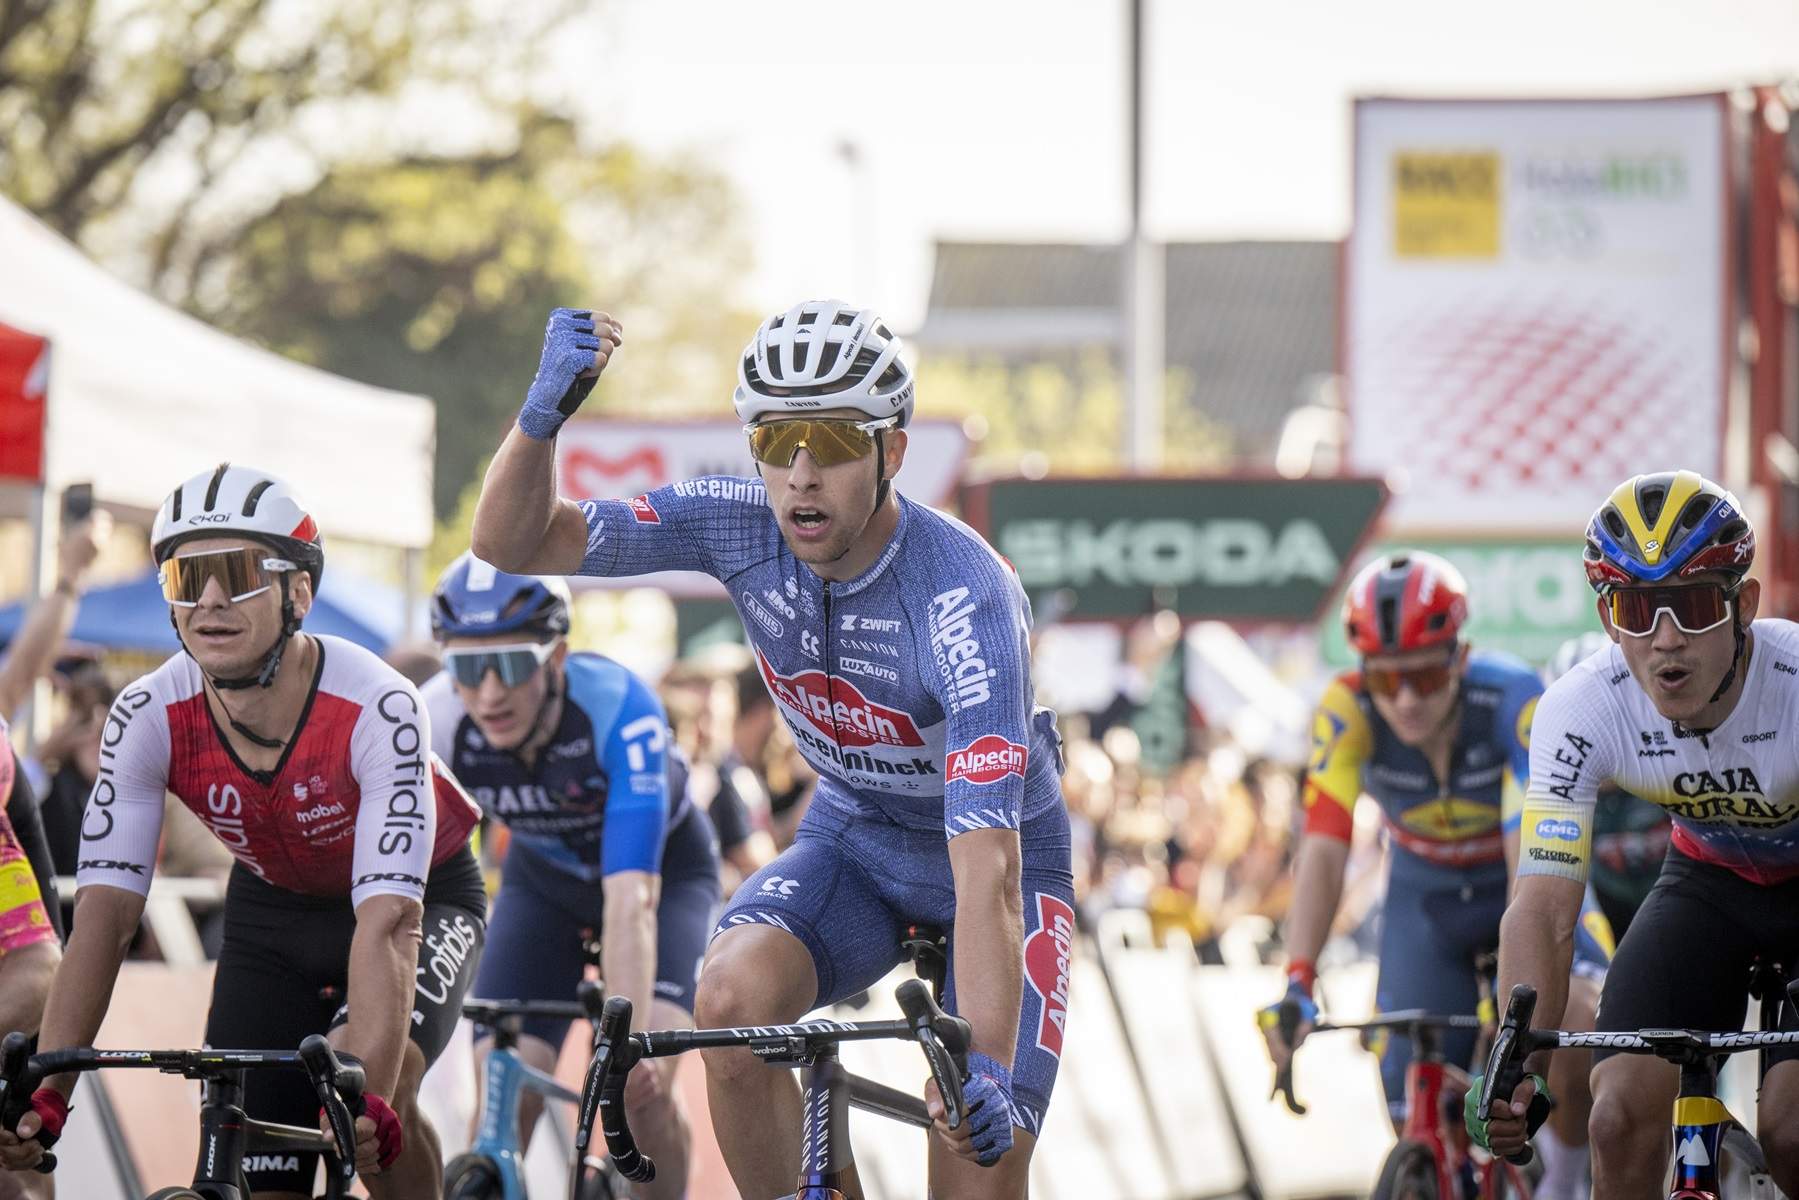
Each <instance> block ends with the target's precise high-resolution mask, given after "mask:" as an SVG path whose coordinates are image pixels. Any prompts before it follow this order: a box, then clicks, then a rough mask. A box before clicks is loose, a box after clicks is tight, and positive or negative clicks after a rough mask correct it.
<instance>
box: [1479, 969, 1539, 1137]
mask: <svg viewBox="0 0 1799 1200" xmlns="http://www.w3.org/2000/svg"><path fill="white" fill-rule="evenodd" d="M1536 1010H1537V990H1536V989H1535V988H1533V987H1531V986H1530V985H1529V984H1527V983H1520V984H1517V985H1516V986H1514V987H1513V988H1512V994H1511V997H1510V999H1508V1000H1507V1001H1506V1006H1505V1017H1504V1018H1503V1019H1502V1020H1501V1021H1500V1023H1499V1032H1498V1033H1496V1034H1495V1035H1494V1036H1493V1049H1492V1050H1491V1051H1490V1052H1489V1053H1488V1055H1487V1073H1486V1078H1484V1079H1482V1080H1481V1085H1480V1100H1479V1102H1478V1103H1477V1104H1476V1106H1475V1109H1474V1114H1475V1116H1476V1117H1478V1118H1479V1119H1480V1120H1482V1121H1491V1120H1492V1119H1493V1100H1494V1098H1495V1097H1498V1096H1503V1097H1506V1098H1507V1100H1508V1101H1509V1100H1510V1098H1511V1095H1512V1093H1513V1092H1515V1091H1517V1090H1518V1085H1519V1084H1520V1083H1522V1082H1523V1080H1524V1053H1525V1052H1524V1047H1523V1042H1524V1040H1525V1034H1526V1033H1528V1032H1529V1030H1530V1020H1531V1017H1532V1016H1533V1015H1534V1014H1535V1013H1536ZM1505 1157H1506V1161H1507V1162H1510V1163H1512V1164H1513V1165H1514V1166H1520V1167H1522V1166H1526V1165H1528V1164H1529V1163H1530V1161H1531V1160H1532V1159H1533V1158H1535V1157H1536V1152H1535V1151H1533V1150H1532V1149H1531V1148H1530V1144H1529V1143H1528V1142H1527V1143H1525V1145H1524V1147H1523V1149H1521V1150H1519V1151H1518V1152H1517V1153H1516V1154H1508V1155H1506V1156H1505Z"/></svg>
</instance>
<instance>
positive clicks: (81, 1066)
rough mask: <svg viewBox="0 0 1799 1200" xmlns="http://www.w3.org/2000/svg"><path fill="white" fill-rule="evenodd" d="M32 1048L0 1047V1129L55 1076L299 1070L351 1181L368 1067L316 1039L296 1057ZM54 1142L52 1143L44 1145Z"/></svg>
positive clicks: (52, 1159)
mask: <svg viewBox="0 0 1799 1200" xmlns="http://www.w3.org/2000/svg"><path fill="white" fill-rule="evenodd" d="M30 1049H31V1039H30V1038H28V1037H26V1036H25V1035H24V1034H22V1033H9V1034H7V1035H6V1037H5V1039H4V1040H3V1041H0V1124H3V1125H4V1127H5V1128H6V1129H9V1130H10V1129H14V1128H16V1127H17V1126H18V1123H19V1118H20V1117H22V1116H24V1115H25V1114H26V1113H27V1112H29V1111H30V1109H31V1094H32V1093H33V1092H35V1091H36V1090H37V1089H38V1087H39V1085H41V1084H42V1083H43V1081H44V1080H45V1079H47V1078H49V1077H51V1076H53V1075H63V1074H68V1073H70V1072H82V1071H100V1070H111V1069H115V1068H122V1067H137V1068H144V1069H149V1070H156V1071H161V1072H163V1073H164V1074H168V1075H181V1076H184V1077H186V1078H188V1079H217V1078H223V1077H225V1076H227V1075H230V1074H232V1073H235V1072H237V1071H241V1070H246V1069H262V1068H273V1067H290V1068H298V1069H299V1070H302V1071H304V1072H305V1073H306V1076H307V1078H308V1079H310V1080H311V1081H312V1086H313V1091H314V1092H315V1093H316V1094H317V1095H318V1099H319V1104H320V1106H321V1107H322V1108H324V1110H325V1113H326V1115H327V1116H328V1117H329V1119H330V1122H331V1135H332V1138H333V1140H335V1141H336V1143H337V1157H338V1163H339V1169H340V1171H341V1172H342V1173H343V1177H344V1180H345V1182H348V1180H349V1178H350V1177H351V1176H352V1175H354V1173H355V1170H356V1129H355V1118H357V1117H359V1116H361V1115H362V1112H363V1108H364V1104H363V1099H362V1092H363V1086H364V1077H363V1070H362V1063H361V1062H360V1061H359V1060H358V1059H357V1058H356V1057H355V1056H354V1055H349V1054H343V1055H340V1054H338V1053H337V1052H336V1051H335V1050H333V1049H332V1048H331V1044H330V1043H329V1042H327V1041H326V1040H325V1039H324V1038H323V1037H321V1036H319V1035H318V1034H313V1035H312V1036H310V1037H308V1038H307V1039H306V1040H305V1041H303V1042H301V1043H300V1048H299V1050H297V1051H292V1050H287V1051H283V1050H95V1049H92V1048H91V1047H86V1046H77V1047H69V1048H67V1049H63V1050H50V1051H45V1052H44V1053H41V1054H32V1053H30ZM55 1140H56V1139H54V1138H51V1139H49V1140H48V1141H47V1142H46V1143H45V1144H46V1146H48V1145H52V1144H54V1142H55ZM55 1168H56V1156H55V1155H54V1154H45V1155H44V1157H43V1159H42V1160H41V1161H40V1162H39V1163H38V1165H37V1170H38V1171H39V1172H41V1173H43V1174H49V1173H50V1172H51V1171H52V1170H54V1169H55Z"/></svg>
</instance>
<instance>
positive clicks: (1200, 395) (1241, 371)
mask: <svg viewBox="0 0 1799 1200" xmlns="http://www.w3.org/2000/svg"><path fill="white" fill-rule="evenodd" d="M1338 252H1339V247H1338V244H1337V243H1336V242H1325V241H1315V242H1314V241H1307V242H1298V241H1294V242H1284V241H1281V242H1272V241H1271V242H1175V243H1170V244H1169V245H1168V246H1167V247H1166V267H1165V272H1164V278H1165V280H1166V283H1167V308H1166V317H1167V328H1166V332H1165V339H1166V340H1165V345H1166V349H1167V361H1168V366H1169V369H1170V371H1171V372H1173V373H1174V374H1175V375H1176V377H1177V379H1178V385H1177V386H1176V387H1174V388H1171V389H1170V395H1169V397H1168V402H1169V404H1170V405H1176V404H1185V405H1191V406H1194V407H1196V408H1197V409H1198V410H1200V412H1201V413H1203V415H1204V416H1205V417H1206V418H1207V419H1208V420H1209V421H1211V422H1214V423H1216V424H1218V425H1220V426H1223V427H1224V428H1225V429H1227V430H1228V431H1229V432H1230V434H1231V444H1232V446H1233V447H1234V448H1235V451H1236V456H1237V457H1238V459H1239V460H1240V461H1241V462H1243V464H1244V465H1246V466H1266V465H1270V464H1272V462H1273V460H1274V452H1275V446H1276V443H1277V441H1278V440H1279V437H1280V433H1281V427H1282V424H1283V422H1284V421H1285V420H1286V418H1287V416H1288V414H1289V413H1291V412H1292V411H1293V410H1295V409H1297V408H1299V407H1301V406H1303V405H1306V404H1309V403H1312V402H1313V401H1314V400H1315V398H1316V396H1317V393H1318V392H1319V390H1320V388H1321V387H1323V386H1324V385H1325V384H1326V383H1327V381H1328V380H1329V379H1330V378H1331V375H1332V373H1333V372H1334V371H1335V369H1336V346H1337V301H1338V285H1337V266H1338ZM1123 267H1124V255H1123V250H1122V248H1121V247H1119V246H1117V245H1108V244H1090V245H1071V244H1066V243H1038V244H1032V243H998V242H939V243H937V250H936V265H935V268H934V270H933V274H932V279H931V297H930V303H929V307H928V309H927V311H926V313H925V318H924V323H923V324H922V325H921V326H920V328H919V329H917V330H916V331H915V332H913V333H912V335H911V340H912V342H913V343H914V344H915V345H916V346H917V347H918V348H919V350H920V351H921V353H922V354H924V355H940V356H945V357H965V358H969V359H972V360H998V361H1001V362H1005V363H1007V364H1009V365H1024V364H1027V363H1030V362H1034V361H1042V360H1055V361H1060V360H1065V359H1067V358H1069V357H1070V356H1077V355H1080V354H1084V353H1087V352H1091V351H1094V350H1110V351H1111V352H1112V354H1113V356H1114V360H1115V361H1116V356H1117V347H1118V346H1119V344H1120V338H1121V325H1120V321H1121V314H1120V310H1119V298H1120V297H1121V296H1122V294H1123V290H1122V289H1123V286H1124V285H1123Z"/></svg>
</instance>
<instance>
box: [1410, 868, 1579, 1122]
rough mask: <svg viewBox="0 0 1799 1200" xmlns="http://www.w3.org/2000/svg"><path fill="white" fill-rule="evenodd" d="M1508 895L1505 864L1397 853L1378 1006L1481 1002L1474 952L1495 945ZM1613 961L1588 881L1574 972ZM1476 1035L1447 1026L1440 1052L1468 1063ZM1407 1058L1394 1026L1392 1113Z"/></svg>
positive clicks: (1467, 1009) (1457, 1009)
mask: <svg viewBox="0 0 1799 1200" xmlns="http://www.w3.org/2000/svg"><path fill="white" fill-rule="evenodd" d="M1505 902H1506V880H1505V867H1504V865H1503V864H1493V866H1492V867H1490V868H1484V869H1483V868H1475V869H1474V870H1471V871H1468V872H1465V873H1457V872H1454V871H1449V870H1445V869H1442V868H1439V867H1436V866H1434V865H1432V866H1429V867H1423V866H1416V865H1413V864H1412V863H1411V862H1410V861H1406V862H1401V861H1399V860H1398V859H1397V857H1396V858H1395V861H1394V869H1393V872H1392V874H1391V875H1390V876H1389V878H1388V880H1387V898H1386V902H1385V904H1384V906H1383V908H1382V912H1381V936H1380V980H1379V982H1378V983H1377V984H1376V985H1375V1004H1376V1006H1377V1007H1378V1008H1379V1009H1380V1011H1382V1012H1395V1011H1397V1010H1399V1009H1405V1008H1422V1009H1426V1010H1428V1011H1430V1012H1433V1013H1469V1014H1472V1013H1473V1012H1474V1009H1475V1005H1477V1004H1478V1003H1479V1002H1480V993H1479V987H1478V982H1477V980H1476V978H1475V974H1474V958H1475V955H1477V954H1480V953H1482V952H1484V951H1491V950H1493V949H1495V948H1496V947H1498V945H1499V920H1500V918H1501V917H1502V916H1504V914H1505ZM1610 961H1611V932H1610V926H1609V925H1608V924H1607V923H1606V921H1605V917H1604V915H1603V914H1602V913H1600V911H1599V906H1598V902H1597V900H1596V899H1595V897H1594V895H1593V891H1592V889H1591V888H1588V889H1587V897H1586V902H1585V904H1584V905H1583V907H1582V909H1581V920H1580V924H1579V925H1578V926H1577V928H1576V933H1575V939H1574V971H1573V974H1574V975H1575V976H1578V977H1584V978H1589V979H1603V978H1604V976H1605V969H1606V966H1607V964H1608V963H1609V962H1610ZM1474 1035H1475V1031H1474V1030H1471V1029H1451V1030H1445V1031H1444V1033H1443V1042H1442V1046H1443V1055H1444V1058H1445V1059H1446V1060H1447V1061H1449V1062H1452V1063H1455V1064H1457V1065H1458V1066H1467V1065H1469V1062H1468V1060H1469V1058H1470V1057H1471V1056H1472V1055H1473V1053H1474ZM1411 1058H1412V1041H1411V1039H1410V1038H1408V1037H1405V1036H1403V1035H1401V1034H1397V1033H1395V1034H1394V1035H1393V1036H1392V1037H1391V1038H1389V1039H1387V1041H1386V1044H1385V1046H1384V1048H1383V1050H1382V1052H1381V1063H1380V1074H1381V1083H1382V1085H1383V1086H1384V1088H1385V1090H1386V1093H1387V1106H1388V1109H1389V1110H1390V1111H1391V1112H1392V1114H1393V1116H1394V1118H1395V1119H1399V1118H1403V1117H1404V1115H1405V1070H1406V1064H1407V1063H1409V1062H1410V1061H1411Z"/></svg>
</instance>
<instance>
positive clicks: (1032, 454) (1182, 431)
mask: <svg viewBox="0 0 1799 1200" xmlns="http://www.w3.org/2000/svg"><path fill="white" fill-rule="evenodd" d="M1192 392H1193V386H1192V380H1191V378H1190V377H1189V376H1188V375H1187V374H1186V373H1185V372H1183V371H1180V370H1178V369H1176V370H1170V371H1169V372H1168V375H1167V378H1166V380H1165V383H1164V396H1165V398H1166V399H1165V405H1164V409H1165V417H1164V423H1163V429H1164V445H1165V449H1164V455H1163V469H1164V470H1166V471H1169V472H1205V471H1219V470H1223V469H1225V468H1227V467H1228V466H1229V465H1230V461H1231V454H1232V445H1231V438H1230V431H1229V430H1228V429H1226V428H1225V427H1223V426H1222V425H1220V424H1219V423H1217V422H1215V421H1213V420H1211V419H1209V418H1208V417H1207V416H1206V415H1205V413H1204V411H1203V408H1202V406H1201V404H1200V403H1199V398H1197V397H1194V396H1193V395H1192ZM918 397H919V399H918V412H919V415H920V416H921V417H954V418H956V419H959V420H962V421H963V422H964V428H965V429H967V430H968V431H969V434H970V436H971V437H972V438H973V439H975V444H974V446H973V450H972V454H971V462H970V468H971V470H970V473H971V474H972V475H975V476H981V475H987V476H992V475H1012V474H1017V473H1020V472H1021V471H1023V472H1027V473H1033V472H1035V471H1037V470H1044V471H1047V472H1048V473H1051V474H1058V475H1098V474H1111V473H1119V472H1123V471H1125V470H1126V469H1127V467H1126V464H1125V461H1124V456H1123V450H1122V446H1123V437H1124V433H1123V428H1124V427H1123V420H1124V384H1123V378H1122V376H1121V374H1120V372H1119V370H1118V368H1117V365H1116V364H1115V362H1114V361H1113V359H1112V357H1111V355H1110V354H1108V353H1107V352H1106V351H1105V350H1102V349H1092V350H1088V351H1085V352H1082V353H1078V354H1069V355H1061V356H1056V357H1051V358H1044V359H1039V360H1033V361H1028V362H1006V361H1003V360H1000V359H996V358H987V359H969V358H965V357H957V356H934V357H931V358H927V359H926V360H924V361H923V362H921V363H920V364H919V369H918Z"/></svg>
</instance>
